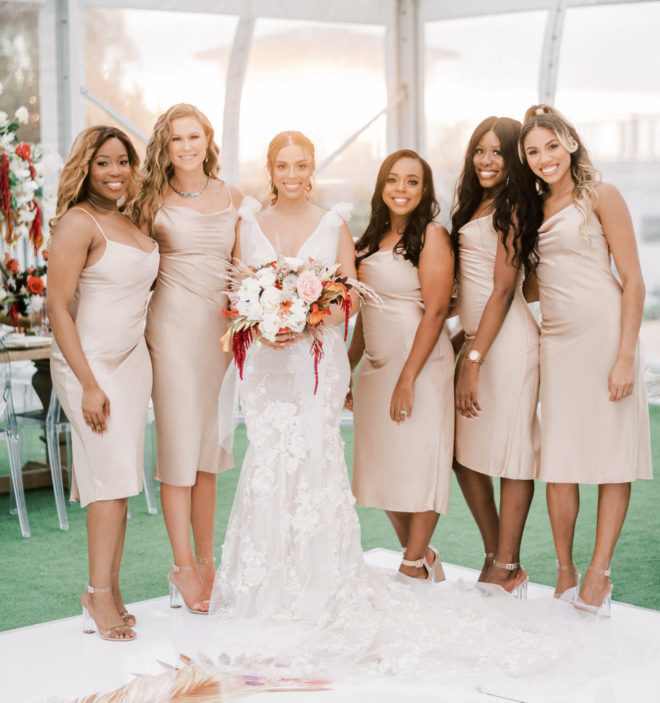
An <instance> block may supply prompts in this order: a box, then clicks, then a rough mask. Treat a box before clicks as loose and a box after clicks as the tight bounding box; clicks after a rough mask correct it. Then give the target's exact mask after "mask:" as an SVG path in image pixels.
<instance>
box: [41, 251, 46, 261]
mask: <svg viewBox="0 0 660 703" xmlns="http://www.w3.org/2000/svg"><path fill="white" fill-rule="evenodd" d="M41 256H42V257H43V260H44V261H48V249H44V250H43V251H42V252H41Z"/></svg>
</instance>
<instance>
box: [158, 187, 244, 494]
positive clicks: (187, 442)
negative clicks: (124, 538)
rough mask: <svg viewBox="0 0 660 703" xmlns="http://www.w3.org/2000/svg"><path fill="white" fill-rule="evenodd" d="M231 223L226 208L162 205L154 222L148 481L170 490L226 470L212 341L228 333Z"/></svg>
mask: <svg viewBox="0 0 660 703" xmlns="http://www.w3.org/2000/svg"><path fill="white" fill-rule="evenodd" d="M230 197H231V196H230ZM237 219H238V213H237V212H236V208H235V207H234V205H233V203H230V205H229V206H228V207H227V208H224V209H223V210H219V211H217V212H211V213H201V212H197V211H196V210H194V209H192V208H189V207H185V206H170V205H164V206H162V207H161V208H160V210H158V212H157V214H156V217H155V219H154V229H153V232H152V237H153V238H154V239H155V240H156V241H157V242H158V243H159V245H160V252H161V259H160V270H159V273H158V279H157V282H156V288H155V290H154V295H153V297H152V299H151V303H150V304H149V313H148V315H147V329H146V339H147V345H148V347H149V353H150V354H151V362H152V364H153V370H154V387H153V394H152V397H153V404H154V415H155V419H156V440H157V462H156V474H155V478H156V479H157V480H159V481H162V482H163V483H167V484H168V485H171V486H193V485H194V484H195V482H196V480H197V473H198V472H200V471H201V472H205V473H211V474H218V473H221V472H223V471H227V470H228V469H231V468H233V466H234V458H233V456H232V454H231V453H230V452H227V451H225V450H224V449H223V448H222V447H221V446H220V438H219V437H218V396H219V393H220V387H221V385H222V379H223V378H224V375H225V371H226V370H227V367H228V365H229V362H230V360H231V356H230V354H228V353H226V352H224V351H223V350H222V346H221V344H220V338H221V337H222V336H223V334H224V333H225V332H226V330H227V327H228V323H227V318H226V317H225V316H224V315H223V314H222V311H223V309H224V307H225V305H226V302H227V298H226V295H225V292H224V291H225V289H226V286H227V277H226V273H227V264H228V262H229V261H230V260H231V252H232V249H233V246H234V237H235V226H236V221H237Z"/></svg>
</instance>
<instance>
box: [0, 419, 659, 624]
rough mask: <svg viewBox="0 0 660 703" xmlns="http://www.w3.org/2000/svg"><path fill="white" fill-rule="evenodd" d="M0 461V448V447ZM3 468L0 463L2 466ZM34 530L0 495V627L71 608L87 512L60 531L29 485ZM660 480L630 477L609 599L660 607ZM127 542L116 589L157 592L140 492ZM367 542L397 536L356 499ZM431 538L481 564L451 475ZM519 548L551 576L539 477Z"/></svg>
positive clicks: (348, 434)
mask: <svg viewBox="0 0 660 703" xmlns="http://www.w3.org/2000/svg"><path fill="white" fill-rule="evenodd" d="M650 413H651V432H652V436H653V438H654V442H653V464H654V466H655V467H656V476H657V474H658V468H657V467H660V408H658V407H651V408H650ZM342 435H343V437H344V440H345V442H346V459H347V462H348V464H349V468H350V465H351V455H352V443H353V431H352V429H351V428H344V429H342ZM245 448H246V438H245V429H244V428H239V429H238V430H237V434H236V440H235V454H236V458H237V464H239V465H240V461H241V460H242V457H243V454H244V453H245ZM0 462H5V463H6V451H3V449H0ZM0 470H3V467H0ZM237 479H238V471H229V472H227V473H225V474H222V475H221V476H220V491H219V495H218V504H217V505H218V509H217V519H216V541H217V549H216V552H217V554H218V555H219V553H220V545H221V544H222V539H223V537H224V533H225V529H226V525H227V519H228V517H229V510H230V507H231V502H232V498H233V495H234V491H235V488H236V481H237ZM596 497H597V488H596V487H593V486H583V487H581V501H582V502H581V509H580V516H579V519H578V526H577V536H576V543H575V561H576V562H577V564H578V566H579V567H580V569H581V571H583V572H584V570H585V569H586V567H587V565H588V560H589V555H590V553H591V550H592V548H593V540H594V534H595V525H596V518H595V515H596ZM26 499H27V506H28V514H29V518H30V527H31V530H32V537H31V538H30V539H23V538H22V537H21V534H20V530H19V527H18V519H17V518H16V517H15V516H11V515H9V497H8V496H7V495H4V496H0V557H1V559H2V564H3V569H2V577H0V604H2V605H1V606H0V630H6V629H9V628H14V627H20V626H23V625H30V624H33V623H38V622H44V621H47V620H53V619H56V618H61V617H66V616H69V615H74V614H76V613H78V612H79V610H80V607H79V599H80V593H81V592H82V589H83V585H84V583H85V581H86V577H87V554H86V539H85V524H84V520H85V511H84V510H81V509H80V508H79V507H78V505H70V506H69V507H68V513H69V523H70V529H69V531H68V532H62V531H60V529H59V527H58V523H57V515H56V512H55V504H54V499H53V494H52V491H51V490H50V489H41V490H33V491H29V492H28V493H27V498H26ZM659 504H660V482H658V481H657V480H656V481H638V482H636V483H634V484H633V492H632V500H631V504H630V510H629V513H628V518H627V520H626V524H625V525H624V528H623V532H622V534H621V538H620V540H619V543H618V546H617V549H616V552H615V554H614V560H613V563H612V579H613V581H614V598H615V599H616V600H621V601H625V602H628V603H633V604H635V605H641V606H645V607H648V608H655V609H660V512H659V511H658V508H657V506H658V505H659ZM130 505H131V511H132V518H131V520H130V521H129V525H128V531H127V537H126V550H125V554H124V561H123V565H122V577H121V585H122V593H123V596H124V599H125V600H126V602H129V603H130V602H131V601H136V600H144V599H147V598H153V597H156V596H162V595H165V594H166V592H167V571H168V569H169V566H170V564H171V554H170V549H169V544H168V541H167V535H166V533H165V527H164V525H163V519H162V515H160V514H158V515H149V514H148V513H147V510H146V502H145V499H144V496H143V495H141V496H137V497H136V498H132V499H131V501H130ZM358 514H359V517H360V523H361V525H362V544H363V546H364V548H365V549H371V548H373V547H388V548H392V549H398V543H397V541H396V538H395V537H394V533H393V531H392V529H391V527H390V525H389V522H388V520H387V518H386V517H385V515H384V513H383V512H382V511H380V510H375V509H372V508H361V507H358ZM434 544H435V545H436V546H437V547H438V549H439V550H440V554H441V557H442V559H443V560H445V561H448V562H451V563H454V564H461V565H464V566H471V567H474V568H481V565H482V561H483V548H482V545H481V540H480V538H479V533H478V531H477V528H476V526H475V524H474V521H473V519H472V516H471V515H470V513H469V511H468V510H467V507H466V505H465V502H464V500H463V497H462V495H461V493H460V490H459V489H458V486H457V484H456V481H455V479H452V495H451V511H450V514H449V515H446V516H442V517H441V518H440V521H439V523H438V528H437V530H436V534H435V538H434ZM522 556H523V562H524V565H525V568H526V569H527V571H528V573H529V575H530V578H531V579H532V580H533V581H536V582H539V583H545V584H548V585H554V580H555V574H556V571H555V554H554V549H553V546H552V536H551V533H550V525H549V522H548V516H547V511H546V509H545V496H544V485H543V484H540V483H538V484H537V486H536V495H535V497H534V501H533V503H532V509H531V511H530V516H529V519H528V522H527V528H526V530H525V536H524V540H523V549H522Z"/></svg>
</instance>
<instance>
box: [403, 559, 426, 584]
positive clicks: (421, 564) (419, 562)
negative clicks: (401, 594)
mask: <svg viewBox="0 0 660 703" xmlns="http://www.w3.org/2000/svg"><path fill="white" fill-rule="evenodd" d="M401 563H402V564H403V565H404V566H414V567H415V568H417V569H424V570H425V571H426V578H423V579H420V578H417V577H416V576H408V574H404V573H403V572H402V571H397V574H396V577H397V578H398V579H399V581H405V582H406V583H408V582H409V581H425V582H427V583H433V579H432V576H431V567H430V566H429V563H428V561H426V557H422V558H421V559H415V560H412V559H402V560H401Z"/></svg>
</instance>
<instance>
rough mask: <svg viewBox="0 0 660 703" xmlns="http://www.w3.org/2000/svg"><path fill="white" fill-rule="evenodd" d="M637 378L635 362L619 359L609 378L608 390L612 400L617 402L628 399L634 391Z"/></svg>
mask: <svg viewBox="0 0 660 703" xmlns="http://www.w3.org/2000/svg"><path fill="white" fill-rule="evenodd" d="M634 385H635V377H634V374H633V362H632V360H631V361H625V360H621V359H617V360H616V361H615V362H614V366H612V370H611V371H610V375H609V376H608V377H607V388H608V390H609V391H610V400H611V401H612V402H616V401H617V400H622V399H623V398H627V397H628V396H629V395H630V394H631V393H632V391H633V386H634Z"/></svg>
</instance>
